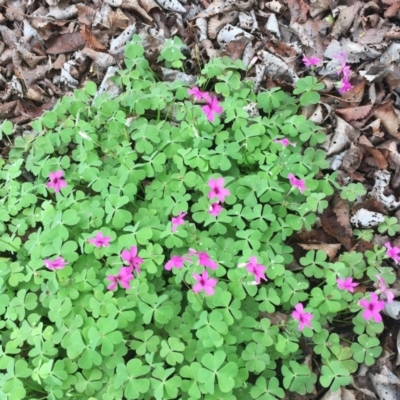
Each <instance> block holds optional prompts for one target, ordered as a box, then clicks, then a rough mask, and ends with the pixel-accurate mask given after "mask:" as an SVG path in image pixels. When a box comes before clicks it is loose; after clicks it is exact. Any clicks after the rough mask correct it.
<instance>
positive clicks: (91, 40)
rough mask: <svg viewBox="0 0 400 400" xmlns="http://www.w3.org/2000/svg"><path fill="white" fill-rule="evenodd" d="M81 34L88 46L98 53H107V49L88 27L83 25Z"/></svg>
mask: <svg viewBox="0 0 400 400" xmlns="http://www.w3.org/2000/svg"><path fill="white" fill-rule="evenodd" d="M80 33H81V35H82V37H83V39H84V40H85V42H86V45H87V46H89V47H90V48H92V49H93V50H96V51H107V49H106V48H105V47H104V46H103V45H102V44H101V43H100V42H99V41H98V40H97V39H96V38H95V36H94V35H93V33H92V32H91V30H90V29H89V28H88V27H87V26H86V25H81V29H80Z"/></svg>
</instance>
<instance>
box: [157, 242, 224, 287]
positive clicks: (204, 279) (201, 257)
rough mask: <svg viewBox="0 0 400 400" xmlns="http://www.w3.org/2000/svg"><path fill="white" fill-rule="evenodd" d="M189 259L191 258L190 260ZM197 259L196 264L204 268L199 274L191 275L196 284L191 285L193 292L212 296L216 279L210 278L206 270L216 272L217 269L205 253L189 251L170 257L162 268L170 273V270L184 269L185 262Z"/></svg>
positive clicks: (215, 264) (216, 265)
mask: <svg viewBox="0 0 400 400" xmlns="http://www.w3.org/2000/svg"><path fill="white" fill-rule="evenodd" d="M190 257H191V258H190ZM193 257H194V258H197V262H198V264H199V265H201V266H202V267H204V269H203V271H202V273H201V274H193V275H192V276H193V278H194V279H195V280H196V283H195V284H194V285H193V291H194V292H195V293H199V292H201V291H202V290H204V292H205V293H206V294H207V295H212V294H214V289H215V286H216V285H217V279H215V278H210V276H209V274H208V271H207V270H206V268H209V269H211V270H216V269H217V268H218V264H217V263H216V262H215V261H214V260H212V259H211V257H210V256H209V255H208V253H207V252H205V251H197V250H195V249H189V252H188V253H187V254H186V255H183V256H177V255H174V256H172V257H171V259H170V260H169V261H167V263H166V264H165V266H164V268H165V269H166V270H167V271H171V269H172V268H176V269H181V268H183V267H184V263H185V262H193V261H192V258H193Z"/></svg>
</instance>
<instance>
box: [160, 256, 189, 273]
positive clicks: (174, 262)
mask: <svg viewBox="0 0 400 400" xmlns="http://www.w3.org/2000/svg"><path fill="white" fill-rule="evenodd" d="M185 261H190V260H189V259H188V258H185V257H182V256H172V257H171V259H170V260H169V261H168V262H167V263H166V264H165V266H164V268H165V269H166V270H167V271H171V269H172V268H177V269H180V268H182V267H183V263H184V262H185Z"/></svg>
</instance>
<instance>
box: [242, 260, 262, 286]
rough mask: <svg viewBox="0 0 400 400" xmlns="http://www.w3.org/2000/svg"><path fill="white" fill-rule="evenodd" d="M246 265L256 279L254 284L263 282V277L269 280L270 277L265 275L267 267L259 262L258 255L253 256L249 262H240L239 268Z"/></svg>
mask: <svg viewBox="0 0 400 400" xmlns="http://www.w3.org/2000/svg"><path fill="white" fill-rule="evenodd" d="M243 267H246V269H247V271H248V272H250V274H252V275H254V281H253V282H251V284H252V285H258V284H259V283H261V279H263V280H264V281H267V280H268V279H267V278H266V277H265V270H266V269H267V267H266V266H265V265H262V264H259V263H258V261H257V257H256V256H251V257H250V258H249V261H248V262H247V263H240V264H239V265H238V268H243Z"/></svg>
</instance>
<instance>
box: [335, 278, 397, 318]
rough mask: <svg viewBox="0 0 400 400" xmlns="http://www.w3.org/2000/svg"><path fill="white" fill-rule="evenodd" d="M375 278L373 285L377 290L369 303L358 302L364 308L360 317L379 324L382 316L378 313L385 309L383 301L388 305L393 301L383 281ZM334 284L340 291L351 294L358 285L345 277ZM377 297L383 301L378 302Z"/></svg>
mask: <svg viewBox="0 0 400 400" xmlns="http://www.w3.org/2000/svg"><path fill="white" fill-rule="evenodd" d="M376 278H377V281H376V282H375V283H374V286H375V287H376V288H377V290H376V291H375V292H372V293H371V294H370V301H368V300H367V299H362V300H360V305H361V307H363V308H364V311H363V313H362V316H363V318H364V319H365V320H367V321H368V320H370V319H371V318H373V320H374V321H375V322H381V321H382V316H381V315H380V313H379V312H380V311H382V310H383V309H384V307H385V301H384V300H387V302H388V303H392V302H393V299H394V293H393V292H392V291H391V290H390V289H389V288H388V287H387V285H386V282H385V280H384V279H383V278H382V277H381V276H380V275H376ZM336 282H337V285H338V288H339V289H340V290H347V291H348V292H351V293H353V292H354V288H355V287H356V286H358V283H357V282H353V278H351V277H347V278H345V279H343V278H338V279H337V280H336ZM378 295H379V296H380V297H381V298H383V299H384V300H380V299H379V297H378Z"/></svg>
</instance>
